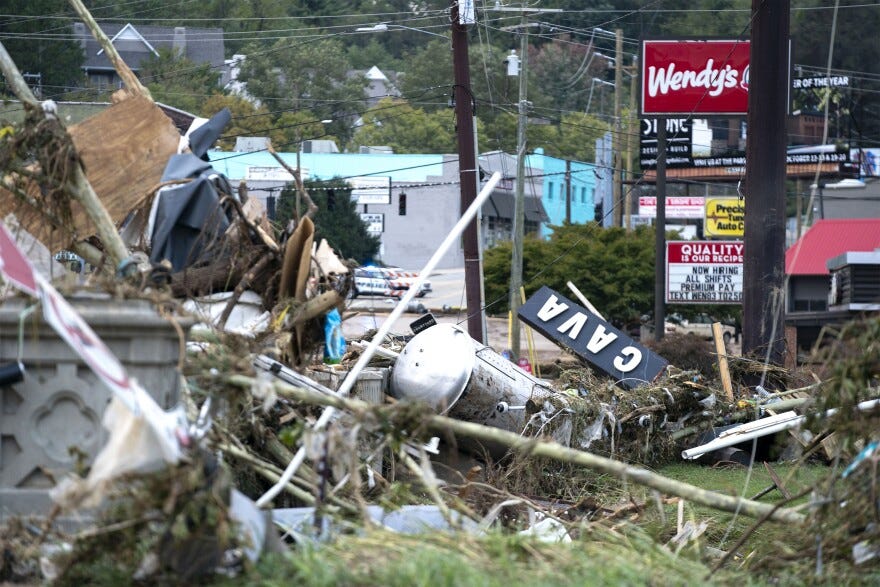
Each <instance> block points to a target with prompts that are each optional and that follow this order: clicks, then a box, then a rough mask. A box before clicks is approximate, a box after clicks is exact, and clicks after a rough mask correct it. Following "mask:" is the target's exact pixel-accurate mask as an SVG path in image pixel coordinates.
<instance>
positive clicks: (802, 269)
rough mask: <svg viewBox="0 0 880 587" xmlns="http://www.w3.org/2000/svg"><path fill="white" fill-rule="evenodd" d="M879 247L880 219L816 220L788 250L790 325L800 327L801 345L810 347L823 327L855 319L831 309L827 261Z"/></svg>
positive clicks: (806, 348)
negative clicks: (829, 308)
mask: <svg viewBox="0 0 880 587" xmlns="http://www.w3.org/2000/svg"><path fill="white" fill-rule="evenodd" d="M877 250H880V218H850V219H834V220H828V219H826V220H817V221H816V223H815V224H814V225H813V226H812V227H810V229H809V230H807V232H805V233H804V235H803V236H801V238H800V239H799V240H798V241H797V242H796V243H795V244H794V245H792V246H791V247H790V248H789V249H788V250H787V251H786V252H785V274H786V278H787V280H786V283H787V285H786V317H785V322H786V325H787V326H793V327H795V328H796V329H797V340H798V347H799V348H800V349H801V350H808V349H809V348H811V347H812V345H813V343H814V342H815V341H816V339H817V338H818V336H819V332H820V331H821V328H822V326H825V325H827V324H835V323H840V322H844V321H846V320H850V319H852V318H853V317H854V316H853V314H852V313H851V312H849V311H840V310H835V311H828V296H829V293H830V292H831V273H830V271H829V269H828V262H829V261H830V260H832V259H834V258H836V257H839V256H840V255H844V254H845V253H852V252H873V251H877Z"/></svg>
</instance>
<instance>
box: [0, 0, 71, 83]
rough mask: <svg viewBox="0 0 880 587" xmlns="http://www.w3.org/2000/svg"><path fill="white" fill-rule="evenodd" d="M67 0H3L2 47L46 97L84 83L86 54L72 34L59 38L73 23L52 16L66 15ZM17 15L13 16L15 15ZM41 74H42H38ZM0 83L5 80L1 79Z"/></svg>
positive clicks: (1, 21) (0, 25)
mask: <svg viewBox="0 0 880 587" xmlns="http://www.w3.org/2000/svg"><path fill="white" fill-rule="evenodd" d="M67 8H68V6H67V1H66V0H4V2H3V12H4V13H5V14H4V16H3V18H0V39H2V42H3V46H4V47H5V48H6V51H7V52H8V53H9V56H10V57H12V60H13V61H14V62H15V64H16V65H17V66H18V69H19V71H21V72H22V74H25V78H26V81H27V82H28V83H29V84H30V85H31V87H32V88H34V89H37V88H39V90H40V91H41V92H42V94H43V96H44V97H51V96H57V95H59V94H63V93H64V92H66V91H68V90H71V89H73V88H75V87H77V86H80V85H82V82H83V80H84V77H85V76H84V75H83V71H82V69H81V68H82V64H83V62H84V61H85V55H84V54H83V51H82V48H81V47H80V46H79V43H77V42H76V41H73V40H69V39H70V37H69V35H65V36H63V37H62V38H60V39H59V38H57V35H56V34H53V32H55V31H58V30H64V29H66V28H67V27H69V26H70V22H69V21H68V20H67V19H64V18H53V17H52V15H60V14H63V13H64V12H65V11H66V9H67ZM13 15H14V16H13ZM36 76H39V77H36ZM0 82H5V80H2V79H0Z"/></svg>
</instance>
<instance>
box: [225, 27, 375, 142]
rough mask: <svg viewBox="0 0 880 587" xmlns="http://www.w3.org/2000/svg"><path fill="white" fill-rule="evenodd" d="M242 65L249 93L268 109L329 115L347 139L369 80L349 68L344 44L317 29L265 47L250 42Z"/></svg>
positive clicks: (324, 117)
mask: <svg viewBox="0 0 880 587" xmlns="http://www.w3.org/2000/svg"><path fill="white" fill-rule="evenodd" d="M246 53H247V55H248V57H247V59H245V60H244V62H243V63H242V66H241V80H242V81H244V82H246V83H247V90H248V93H249V94H250V95H251V96H254V97H255V98H257V99H258V100H259V101H260V102H262V103H263V104H268V105H269V108H270V109H271V110H272V111H279V110H292V111H299V110H309V111H311V112H313V113H314V114H315V115H316V117H317V119H318V120H322V119H331V120H333V121H334V124H333V125H331V130H332V132H334V133H335V134H337V135H338V136H340V138H343V139H347V138H348V135H349V132H350V129H349V125H348V122H347V120H348V119H349V117H350V116H351V114H352V113H353V112H357V111H358V110H359V106H360V105H361V104H362V103H363V100H364V88H365V87H366V85H367V82H366V79H365V78H364V77H363V76H350V75H349V71H350V70H351V69H352V67H351V63H350V62H349V61H348V58H347V54H346V51H345V47H344V46H343V45H342V43H341V41H339V40H338V39H336V38H328V37H327V35H326V34H325V33H323V32H321V31H319V30H315V31H312V32H311V34H310V35H306V36H303V35H302V33H300V36H298V37H297V38H295V39H293V40H291V39H289V38H283V39H280V40H278V41H276V42H275V43H273V44H272V46H271V47H269V48H266V47H265V46H261V45H250V46H249V47H248V48H247V49H246Z"/></svg>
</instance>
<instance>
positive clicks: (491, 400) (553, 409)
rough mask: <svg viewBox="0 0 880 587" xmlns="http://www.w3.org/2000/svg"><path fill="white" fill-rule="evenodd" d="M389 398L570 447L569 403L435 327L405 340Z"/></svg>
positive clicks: (452, 331)
mask: <svg viewBox="0 0 880 587" xmlns="http://www.w3.org/2000/svg"><path fill="white" fill-rule="evenodd" d="M391 395H393V396H394V397H397V398H399V399H406V400H413V401H420V402H423V403H427V404H428V405H430V406H431V407H432V408H434V409H435V410H437V411H438V412H440V413H446V414H447V415H449V416H450V417H452V418H456V419H459V420H465V421H468V422H475V423H477V424H483V425H486V426H492V427H495V428H502V429H504V430H509V431H511V432H516V433H519V434H524V435H527V436H549V437H552V438H553V439H554V440H556V441H557V442H560V443H563V444H568V443H569V441H570V439H571V428H572V422H571V413H570V411H569V409H568V402H567V401H566V399H565V397H564V396H563V395H562V394H559V393H557V392H556V391H555V390H554V389H553V388H552V387H551V386H550V384H549V383H548V382H546V381H543V380H541V379H538V378H536V377H534V376H533V375H531V374H530V373H527V372H525V371H523V370H522V369H519V368H517V366H516V365H514V364H513V363H511V362H510V361H508V360H507V359H505V358H504V357H502V356H501V355H499V354H498V353H496V352H495V351H493V350H492V349H491V348H490V347H488V346H486V345H483V344H481V343H479V342H477V341H475V340H474V339H472V338H471V337H470V336H469V335H468V334H467V333H466V332H465V331H464V330H462V329H461V328H459V327H457V326H453V325H451V324H437V325H436V326H432V327H431V328H428V329H427V330H425V331H423V332H420V333H419V334H417V335H416V336H414V337H413V338H412V340H410V341H409V343H408V344H407V345H406V347H405V348H404V349H403V351H402V352H401V353H400V356H399V357H398V359H397V362H396V364H395V366H394V371H393V373H392V375H391Z"/></svg>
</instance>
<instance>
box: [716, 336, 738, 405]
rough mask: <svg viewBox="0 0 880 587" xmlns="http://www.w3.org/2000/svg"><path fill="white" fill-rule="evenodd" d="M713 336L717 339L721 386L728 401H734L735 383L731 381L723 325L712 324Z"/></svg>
mask: <svg viewBox="0 0 880 587" xmlns="http://www.w3.org/2000/svg"><path fill="white" fill-rule="evenodd" d="M712 336H713V337H714V338H715V352H717V353H718V371H719V373H720V374H721V386H722V387H723V388H724V395H725V396H726V397H727V400H728V401H733V383H732V382H731V381H730V369H729V368H728V366H727V348H726V347H725V346H724V335H723V334H722V332H721V323H720V322H713V323H712Z"/></svg>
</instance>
